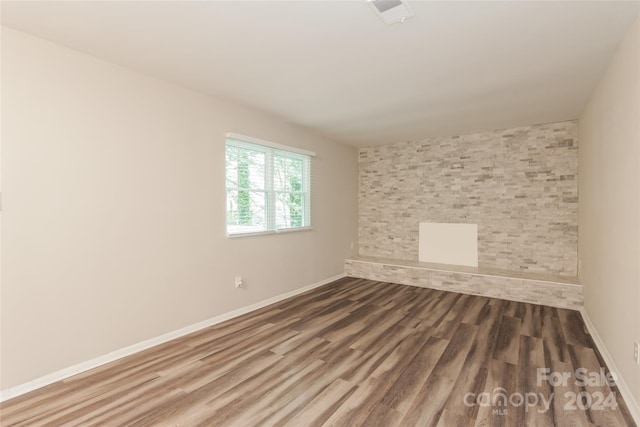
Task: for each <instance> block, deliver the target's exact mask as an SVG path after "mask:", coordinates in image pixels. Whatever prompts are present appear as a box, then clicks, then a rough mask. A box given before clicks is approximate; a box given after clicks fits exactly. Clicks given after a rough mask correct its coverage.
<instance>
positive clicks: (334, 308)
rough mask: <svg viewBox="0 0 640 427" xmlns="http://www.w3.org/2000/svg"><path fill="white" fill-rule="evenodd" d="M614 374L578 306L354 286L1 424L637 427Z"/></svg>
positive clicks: (55, 392)
mask: <svg viewBox="0 0 640 427" xmlns="http://www.w3.org/2000/svg"><path fill="white" fill-rule="evenodd" d="M604 367H605V365H604V362H603V361H602V358H601V357H600V355H599V354H598V351H597V350H596V348H595V346H594V344H593V341H592V339H591V337H590V336H589V335H588V334H587V333H586V328H585V326H584V323H583V321H582V318H581V316H580V314H579V313H578V312H576V311H571V310H563V309H556V308H551V307H546V306H539V305H532V304H525V303H518V302H512V301H504V300H499V299H491V298H484V297H478V296H471V295H462V294H455V293H450V292H443V291H436V290H431V289H424V288H417V287H411V286H403V285H395V284H389V283H379V282H372V281H368V280H363V279H351V278H345V279H341V280H339V281H337V282H334V283H332V284H329V285H326V286H323V287H321V288H317V289H315V290H312V291H310V292H307V293H305V294H301V295H299V296H296V297H293V298H290V299H288V300H285V301H281V302H279V303H276V304H274V305H271V306H269V307H266V308H263V309H261V310H258V311H254V312H252V313H249V314H247V315H244V316H242V317H238V318H236V319H232V320H230V321H227V322H225V323H221V324H219V325H215V326H212V327H210V328H207V329H204V330H202V331H198V332H196V333H193V334H190V335H188V336H185V337H182V338H179V339H176V340H174V341H171V342H168V343H166V344H163V345H160V346H157V347H154V348H152V349H149V350H147V351H144V352H141V353H138V354H136V355H133V356H130V357H127V358H124V359H121V360H119V361H116V362H113V363H110V364H108V365H105V366H102V367H99V368H96V369H94V370H92V371H89V372H86V373H83V374H80V375H77V376H75V377H72V378H69V379H67V380H65V381H61V382H58V383H55V384H52V385H50V386H48V387H45V388H43V389H40V390H37V391H34V392H32V393H29V394H26V395H23V396H20V397H17V398H15V399H12V400H10V401H7V402H5V403H4V404H2V405H1V406H0V424H1V425H2V426H27V425H30V426H32V425H37V426H44V425H50V426H94V425H95V426H97V425H100V426H104V425H106V426H240V427H249V426H273V425H288V426H320V425H325V426H384V427H389V426H437V427H449V426H451V427H465V426H525V425H527V426H554V425H556V426H633V425H635V424H634V423H633V421H632V419H631V417H630V415H629V412H628V409H627V407H626V405H625V403H624V402H623V400H622V398H621V396H620V394H619V391H618V390H617V388H616V387H615V386H609V385H608V384H606V383H603V382H602V378H601V377H600V376H599V375H600V368H604ZM544 368H548V369H549V372H547V373H546V374H545V371H538V370H539V369H542V370H543V369H544ZM578 368H584V371H579V372H578V374H577V375H576V369H578ZM607 372H608V371H607ZM581 374H588V375H589V376H588V378H589V379H590V380H589V381H587V382H586V384H581V383H580V381H579V380H580V378H581ZM562 375H565V378H567V380H566V381H561V380H560V378H561V376H562ZM567 375H569V376H570V377H567ZM583 376H584V375H583ZM596 377H598V378H596ZM574 396H576V397H578V399H577V400H576V399H574V398H573V397H574ZM609 396H611V397H609ZM505 399H506V400H505ZM523 402H524V403H523ZM614 406H615V407H614ZM574 407H575V409H574Z"/></svg>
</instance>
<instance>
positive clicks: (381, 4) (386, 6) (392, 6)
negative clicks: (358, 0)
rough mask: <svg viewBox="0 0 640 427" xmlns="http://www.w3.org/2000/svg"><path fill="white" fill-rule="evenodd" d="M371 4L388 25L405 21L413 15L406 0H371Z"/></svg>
mask: <svg viewBox="0 0 640 427" xmlns="http://www.w3.org/2000/svg"><path fill="white" fill-rule="evenodd" d="M369 4H370V5H371V7H372V8H373V10H374V11H375V12H376V15H378V16H379V17H380V19H382V22H384V23H385V24H387V25H391V24H396V23H398V22H404V21H405V20H406V19H407V18H410V17H412V16H413V11H412V10H411V8H410V7H409V4H408V3H407V1H406V0H369Z"/></svg>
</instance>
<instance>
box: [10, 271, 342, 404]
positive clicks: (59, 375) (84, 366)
mask: <svg viewBox="0 0 640 427" xmlns="http://www.w3.org/2000/svg"><path fill="white" fill-rule="evenodd" d="M343 277H346V274H344V273H342V274H338V275H336V276H333V277H330V278H328V279H324V280H321V281H319V282H316V283H313V284H311V285H307V286H304V287H302V288H299V289H295V290H293V291H291V292H286V293H284V294H280V295H276V296H275V297H272V298H267V299H266V300H263V301H260V302H257V303H255V304H251V305H248V306H246V307H241V308H238V309H236V310H233V311H230V312H228V313H224V314H221V315H219V316H215V317H212V318H210V319H207V320H203V321H202V322H198V323H194V324H192V325H189V326H185V327H184V328H180V329H177V330H175V331H172V332H169V333H166V334H163V335H160V336H157V337H155V338H151V339H148V340H145V341H142V342H139V343H137V344H133V345H130V346H128V347H125V348H121V349H120V350H116V351H113V352H111V353H108V354H105V355H103V356H99V357H96V358H95V359H91V360H87V361H85V362H81V363H78V364H77V365H73V366H70V367H68V368H64V369H61V370H59V371H55V372H52V373H50V374H47V375H44V376H42V377H40V378H36V379H35V380H32V381H29V382H26V383H24V384H20V385H17V386H15V387H10V388H7V389H5V390H2V391H0V402H4V401H6V400H9V399H12V398H14V397H18V396H20V395H22V394H25V393H28V392H30V391H33V390H37V389H39V388H42V387H45V386H48V385H50V384H53V383H55V382H58V381H62V380H64V379H66V378H69V377H72V376H74V375H77V374H80V373H82V372H85V371H88V370H90V369H93V368H97V367H98V366H102V365H105V364H107V363H110V362H113V361H115V360H118V359H122V358H123V357H126V356H130V355H132V354H134V353H137V352H139V351H142V350H146V349H148V348H151V347H153V346H156V345H158V344H162V343H165V342H167V341H171V340H172V339H175V338H179V337H182V336H184V335H187V334H190V333H192V332H196V331H199V330H200V329H204V328H207V327H209V326H212V325H215V324H218V323H222V322H224V321H225V320H229V319H233V318H234V317H238V316H241V315H243V314H246V313H249V312H251V311H254V310H258V309H260V308H263V307H266V306H268V305H271V304H273V303H276V302H279V301H282V300H284V299H287V298H291V297H293V296H296V295H299V294H302V293H304V292H307V291H310V290H312V289H315V288H318V287H320V286H324V285H326V284H329V283H331V282H334V281H336V280H338V279H342V278H343Z"/></svg>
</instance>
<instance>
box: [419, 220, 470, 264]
mask: <svg viewBox="0 0 640 427" xmlns="http://www.w3.org/2000/svg"><path fill="white" fill-rule="evenodd" d="M418 259H419V260H420V261H421V262H434V263H438V264H453V265H467V266H469V267H477V266H478V224H449V223H439V222H421V223H420V237H419V239H418Z"/></svg>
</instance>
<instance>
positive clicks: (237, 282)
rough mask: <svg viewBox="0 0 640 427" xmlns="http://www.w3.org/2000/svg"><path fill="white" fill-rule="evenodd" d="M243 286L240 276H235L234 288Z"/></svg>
mask: <svg viewBox="0 0 640 427" xmlns="http://www.w3.org/2000/svg"><path fill="white" fill-rule="evenodd" d="M243 286H244V281H243V280H242V277H241V276H236V288H242V287H243Z"/></svg>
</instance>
